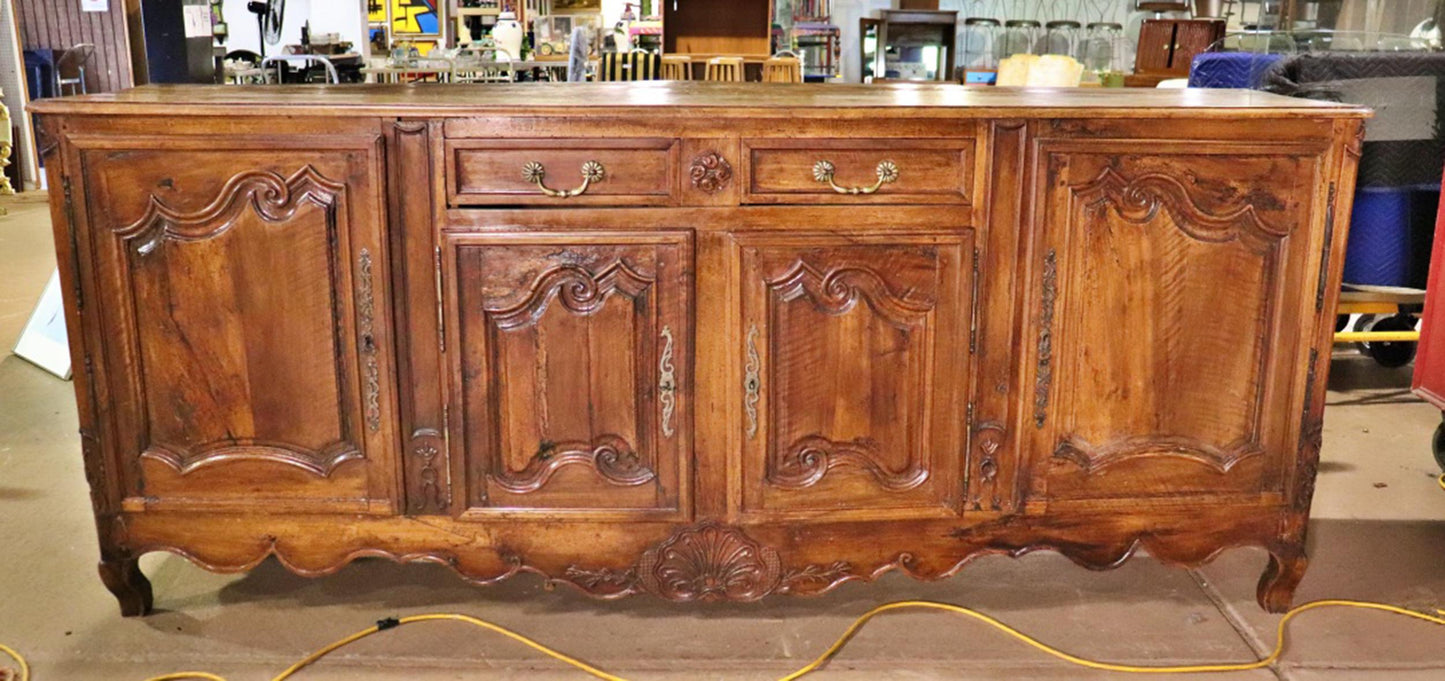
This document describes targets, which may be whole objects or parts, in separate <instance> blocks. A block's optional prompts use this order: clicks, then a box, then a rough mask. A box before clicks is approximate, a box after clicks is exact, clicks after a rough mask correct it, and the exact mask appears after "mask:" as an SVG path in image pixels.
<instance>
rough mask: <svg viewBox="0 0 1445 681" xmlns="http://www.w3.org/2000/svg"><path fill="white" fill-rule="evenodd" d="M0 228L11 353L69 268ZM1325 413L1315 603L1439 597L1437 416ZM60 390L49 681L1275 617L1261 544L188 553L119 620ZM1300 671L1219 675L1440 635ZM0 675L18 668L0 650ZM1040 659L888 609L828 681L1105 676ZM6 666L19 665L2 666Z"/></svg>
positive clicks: (1378, 402)
mask: <svg viewBox="0 0 1445 681" xmlns="http://www.w3.org/2000/svg"><path fill="white" fill-rule="evenodd" d="M7 205H8V207H9V208H10V214H9V216H7V217H0V348H4V349H5V351H6V352H8V349H9V348H10V347H12V346H13V345H14V342H15V338H16V337H17V335H18V334H19V331H20V328H21V327H22V326H23V324H24V323H25V320H26V318H27V317H28V315H29V313H30V308H31V305H32V304H33V302H34V300H35V298H36V297H37V296H39V294H40V291H41V289H42V288H43V286H44V284H45V281H46V278H47V277H48V276H49V274H50V270H51V268H52V267H53V264H54V262H53V255H52V253H51V244H50V231H49V214H48V212H47V209H46V208H45V206H44V204H43V203H37V202H33V200H32V202H21V203H16V202H14V200H10V201H8V202H7ZM1332 373H1333V375H1332V376H1331V381H1330V388H1331V393H1330V408H1329V411H1328V413H1327V414H1326V420H1325V437H1324V443H1325V445H1324V458H1325V462H1324V464H1323V465H1322V466H1321V471H1320V472H1321V475H1320V480H1319V487H1318V489H1319V491H1318V495H1317V497H1316V501H1315V514H1314V517H1315V521H1314V522H1313V526H1312V531H1311V540H1312V544H1313V548H1312V555H1313V556H1314V560H1313V564H1312V565H1311V567H1310V571H1309V574H1308V576H1307V577H1306V579H1305V581H1304V584H1303V585H1302V586H1301V588H1300V591H1299V594H1298V598H1299V599H1300V601H1301V602H1302V601H1305V600H1313V599H1319V598H1359V599H1370V600H1379V601H1386V602H1392V603H1397V604H1402V605H1406V606H1410V607H1417V608H1421V609H1433V608H1434V607H1436V606H1445V492H1442V491H1440V490H1439V489H1438V488H1437V487H1436V485H1435V479H1434V476H1435V475H1437V474H1438V471H1436V470H1435V468H1434V462H1433V460H1432V459H1431V457H1430V450H1429V443H1430V436H1431V432H1432V431H1433V429H1434V428H1435V426H1436V424H1437V423H1439V421H1440V414H1439V412H1437V411H1436V410H1434V409H1432V408H1431V407H1429V406H1428V405H1425V404H1423V403H1421V402H1419V401H1417V400H1415V399H1414V398H1412V397H1411V396H1410V394H1409V391H1408V389H1407V386H1408V383H1409V370H1408V369H1403V370H1398V371H1388V370H1382V369H1379V368H1377V367H1375V366H1374V365H1373V364H1372V363H1370V362H1368V361H1367V360H1361V359H1359V358H1357V357H1356V356H1353V355H1351V354H1350V353H1347V352H1343V351H1342V352H1341V353H1340V354H1338V355H1337V356H1336V358H1335V361H1334V364H1333V367H1332ZM79 452H80V444H79V442H78V438H77V436H76V417H75V405H74V403H73V401H72V393H71V388H70V385H69V384H68V383H65V382H63V381H60V380H57V379H55V378H54V377H52V376H50V375H48V374H46V373H44V372H42V371H40V370H39V369H36V368H35V367H33V366H31V365H30V364H28V363H26V362H25V361H23V360H21V359H19V358H17V357H14V356H10V355H8V354H6V355H4V356H3V359H0V547H3V557H0V642H4V643H6V644H8V645H11V646H14V647H17V648H19V649H20V650H21V651H23V652H24V653H25V654H26V655H28V656H29V658H30V660H31V662H32V663H33V665H34V668H35V677H34V678H35V680H36V681H56V680H61V679H63V680H67V681H69V680H72V679H105V680H107V681H110V680H126V679H135V680H137V681H139V680H140V679H145V678H149V677H150V676H152V675H157V674H160V673H163V672H171V671H178V670H182V669H206V670H210V671H213V672H217V673H220V674H224V675H227V676H228V677H230V678H231V679H232V681H241V680H243V679H262V678H265V679H269V678H271V677H272V676H273V675H275V674H276V673H279V672H280V670H282V669H284V668H285V667H286V666H288V665H289V664H290V663H291V662H293V661H295V660H296V659H299V658H300V657H302V656H304V655H305V654H306V653H307V652H309V651H311V650H312V649H314V648H317V647H319V646H321V645H324V644H325V643H328V642H330V641H332V640H334V639H336V638H339V637H341V636H343V635H345V634H349V633H351V632H353V631H355V630H358V629H362V628H364V627H366V626H368V625H369V624H370V623H371V622H373V621H375V620H377V619H379V618H382V617H386V616H390V615H408V614H417V613H425V612H436V611H448V612H460V613H466V614H470V615H475V616H479V617H483V618H487V619H490V620H493V621H496V622H498V623H501V624H504V625H507V626H511V627H515V628H516V629H518V630H520V631H522V632H525V633H528V634H531V635H533V636H535V637H537V638H539V639H541V640H542V641H543V642H545V643H548V644H551V645H554V646H556V647H558V648H560V649H562V650H564V651H567V652H569V653H571V654H573V655H576V656H579V657H581V658H582V659H585V660H587V661H589V662H592V663H594V664H597V665H599V666H601V667H602V668H604V669H607V670H609V671H612V672H614V673H619V674H622V675H625V676H627V677H628V678H631V679H636V680H645V679H689V680H691V679H772V678H776V677H778V676H780V675H782V674H784V673H787V672H789V671H792V670H794V669H796V668H797V667H800V666H801V665H802V664H803V663H804V662H806V661H807V660H809V659H811V658H812V657H813V656H814V655H816V654H817V653H818V652H820V651H821V650H822V649H823V648H824V647H825V646H826V645H827V644H828V643H830V642H831V641H832V640H833V638H834V637H835V636H837V635H838V634H839V633H841V632H842V630H843V629H844V627H845V626H846V625H847V624H848V623H849V622H850V621H851V620H852V619H853V618H854V617H855V616H857V615H859V614H861V613H862V612H864V611H865V610H867V609H868V608H869V607H871V606H873V605H876V604H879V603H883V602H886V601H890V600H896V599H903V598H926V599H934V600H941V601H948V602H952V603H959V604H964V605H968V606H973V607H977V608H981V609H983V610H984V611H986V612H989V613H991V614H993V615H995V616H997V617H999V618H1001V619H1003V620H1004V621H1006V622H1009V623H1012V624H1014V625H1017V626H1020V627H1022V628H1023V629H1024V630H1026V631H1028V632H1031V633H1032V634H1035V635H1037V636H1039V637H1041V638H1042V639H1044V640H1045V641H1047V642H1050V643H1052V644H1055V645H1058V646H1061V647H1063V648H1064V649H1066V650H1069V651H1071V652H1074V653H1077V654H1080V655H1085V656H1089V657H1094V658H1099V659H1105V660H1110V661H1117V662H1125V663H1138V664H1156V665H1157V664H1188V663H1205V662H1222V661H1241V660H1249V659H1254V658H1255V657H1256V656H1257V655H1260V654H1261V651H1264V650H1267V649H1268V648H1269V647H1270V646H1272V644H1273V641H1274V627H1275V624H1276V622H1278V618H1277V617H1276V616H1272V615H1267V614H1265V613H1263V612H1261V611H1260V610H1259V608H1258V607H1257V606H1256V605H1255V603H1254V585H1255V581H1256V579H1257V578H1258V576H1259V573H1260V571H1261V569H1262V568H1263V565H1264V560H1265V557H1264V554H1263V553H1262V552H1260V551H1255V550H1250V549H1243V550H1237V551H1233V552H1228V553H1225V554H1224V555H1223V556H1222V557H1220V558H1219V559H1218V560H1216V561H1215V562H1214V563H1212V564H1210V565H1208V566H1206V567H1204V568H1203V569H1200V570H1192V571H1184V570H1173V569H1168V568H1165V567H1163V566H1161V565H1159V564H1157V563H1155V562H1153V561H1151V560H1149V559H1148V558H1141V559H1137V560H1133V561H1131V562H1129V563H1128V564H1126V565H1125V566H1123V567H1122V568H1120V569H1118V570H1114V571H1111V572H1102V573H1095V572H1090V571H1087V570H1084V569H1081V568H1079V567H1076V566H1075V565H1074V564H1073V563H1071V562H1069V561H1068V560H1067V559H1064V558H1061V557H1059V556H1057V555H1053V554H1033V555H1029V556H1026V557H1024V558H1021V559H1018V560H1012V559H1007V558H997V557H991V558H985V559H983V560H980V561H977V562H976V563H974V564H973V565H971V566H970V567H968V568H966V569H965V570H964V571H963V572H962V573H961V574H960V576H959V577H957V578H955V579H953V580H949V581H945V582H940V583H932V584H924V583H917V582H914V581H912V580H909V579H907V578H896V579H894V578H889V579H885V580H883V582H882V583H881V584H877V585H872V586H867V585H847V586H845V587H844V588H842V589H840V590H838V591H837V592H835V593H834V594H832V595H829V596H825V597H822V598H816V599H796V598H776V599H771V600H768V601H766V602H763V603H760V604H754V605H748V606H743V605H703V606H678V605H673V604H668V603H664V602H661V601H658V600H656V599H653V598H650V597H641V598H634V599H630V600H623V601H620V602H614V603H599V602H596V601H592V600H588V599H586V598H584V597H582V596H580V595H577V594H575V593H573V592H571V591H570V590H559V591H554V592H548V591H544V590H542V589H541V588H540V586H539V583H538V582H537V580H535V579H531V578H526V577H524V578H519V579H517V580H514V581H512V582H509V583H506V584H503V585H501V586H498V587H492V588H478V587H472V586H468V585H466V584H464V583H462V582H461V581H459V580H458V579H456V578H455V577H454V576H453V575H452V574H451V573H450V572H449V571H448V570H445V569H443V568H439V567H436V566H429V565H411V566H399V565H394V564H392V563H389V562H386V561H377V560H370V561H359V562H358V563H356V564H353V565H352V566H350V567H349V568H347V569H345V570H343V571H342V572H341V573H339V574H337V575H335V576H333V577H328V578H323V579H315V580H309V579H305V578H301V577H296V576H294V575H291V574H289V573H288V572H286V571H285V570H284V569H283V568H281V567H280V566H279V565H277V564H275V563H274V562H270V561H268V562H266V563H263V564H262V565H261V566H260V567H258V568H257V569H256V570H254V571H253V572H251V573H249V574H246V575H213V574H208V573H206V572H203V571H202V570H200V569H199V568H196V567H193V566H192V565H191V564H190V563H188V562H186V561H185V560H183V559H181V558H177V557H174V556H169V555H152V556H148V557H147V558H146V559H144V560H143V566H144V569H145V571H146V572H147V573H148V574H149V575H150V576H151V580H152V581H153V582H154V584H155V590H156V605H157V608H158V610H159V612H158V613H157V614H155V615H153V616H151V617H147V618H144V619H130V620H123V619H121V618H120V617H119V616H118V614H117V611H116V605H115V601H114V600H113V599H112V598H111V596H110V594H109V593H108V592H106V591H105V589H104V588H103V587H102V586H101V583H100V580H99V579H98V578H97V577H96V573H95V562H96V558H97V549H96V544H95V529H94V526H93V525H92V522H91V517H90V514H89V501H88V497H87V493H86V488H85V481H84V477H83V475H82V472H81V465H80V453H79ZM1293 634H1294V635H1295V637H1296V638H1295V639H1294V643H1293V645H1291V647H1290V650H1289V652H1288V654H1287V659H1288V661H1287V662H1285V663H1284V664H1282V665H1280V666H1279V667H1278V668H1276V669H1272V670H1261V671H1258V672H1254V673H1247V674H1232V675H1222V676H1214V677H1213V678H1223V679H1231V680H1232V679H1271V678H1278V679H1290V680H1294V681H1316V680H1324V679H1333V680H1342V679H1352V680H1359V681H1373V680H1375V679H1379V680H1382V681H1383V680H1384V679H1387V678H1388V679H1390V680H1391V681H1413V680H1416V679H1418V680H1421V681H1424V680H1425V679H1430V680H1432V681H1438V680H1439V679H1442V678H1445V630H1442V629H1440V628H1436V627H1432V626H1430V625H1427V624H1419V623H1414V622H1409V621H1405V620H1403V619H1401V618H1395V617H1391V616H1388V615H1383V614H1376V613H1367V612H1342V611H1324V612H1319V613H1311V614H1309V615H1306V616H1304V618H1302V619H1301V620H1299V621H1298V624H1297V626H1295V627H1294V628H1293ZM0 667H4V664H3V663H0ZM1117 676H1119V675H1116V674H1108V673H1103V672H1090V671H1087V670H1082V669H1078V668H1074V667H1069V666H1065V665H1064V664H1063V663H1061V662H1058V661H1055V660H1052V659H1048V658H1044V657H1042V656H1040V655H1039V654H1037V653H1036V652H1034V651H1032V650H1031V649H1029V648H1027V647H1025V646H1023V645H1022V644H1019V643H1018V642H1015V641H1013V640H1011V639H1008V638H1006V637H1005V636H1003V635H1001V634H998V633H996V632H993V631H990V630H987V629H985V628H983V627H982V626H981V625H978V624H976V623H972V622H970V621H967V620H964V619H961V618H956V617H950V616H948V615H945V614H941V613H917V614H897V615H893V614H890V615H887V616H884V617H882V618H880V619H878V620H875V622H874V623H873V624H872V625H870V626H869V627H868V628H867V629H866V630H865V631H864V633H863V634H862V635H860V636H859V637H858V638H856V639H855V640H854V642H853V643H852V644H851V645H850V646H849V647H848V648H847V649H846V650H845V651H844V652H843V654H842V655H841V656H839V658H838V659H837V660H836V661H835V662H834V663H833V664H832V665H830V666H829V667H828V668H827V670H826V671H824V672H823V673H820V674H818V675H817V677H816V678H821V679H857V680H862V679H883V678H886V679H945V678H946V679H1003V678H1007V679H1013V680H1018V681H1024V680H1028V679H1104V678H1115V677H1117ZM0 677H3V675H0ZM298 678H299V679H314V680H320V679H357V680H361V681H372V680H376V681H380V680H381V679H398V678H405V679H418V680H433V679H529V680H539V681H548V680H551V679H580V678H587V677H586V675H585V674H582V673H581V672H577V671H572V670H569V669H566V668H563V667H562V666H561V665H560V664H559V663H555V662H552V661H550V660H546V659H543V658H541V657H540V656H539V655H537V654H535V653H533V652H531V651H529V650H527V649H525V648H523V647H521V646H519V645H518V644H515V643H513V642H510V641H507V640H504V639H501V638H500V637H497V636H495V635H491V634H488V633H486V632H483V631H480V630H476V629H472V628H470V627H466V626H465V625H461V624H451V623H429V624H419V625H412V626H409V627H404V628H402V629H399V630H395V631H390V632H386V633H385V634H383V635H380V636H376V637H373V638H371V639H368V640H366V641H363V642H361V643H358V644H356V645H354V646H352V647H349V648H346V649H344V650H343V651H341V652H339V653H337V654H336V655H334V656H333V657H331V658H328V659H327V660H325V661H324V662H322V663H320V664H319V665H318V666H316V667H314V668H313V669H312V670H310V671H307V672H304V673H302V674H301V675H299V676H298Z"/></svg>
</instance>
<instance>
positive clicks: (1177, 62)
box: [1134, 19, 1225, 78]
mask: <svg viewBox="0 0 1445 681" xmlns="http://www.w3.org/2000/svg"><path fill="white" fill-rule="evenodd" d="M1224 28H1225V25H1224V20H1222V19H1146V20H1145V21H1143V22H1142V23H1140V24H1139V49H1138V51H1137V52H1136V54H1137V57H1136V58H1135V64H1134V72H1135V73H1138V74H1140V75H1150V76H1166V77H1172V78H1185V77H1187V76H1188V75H1189V69H1190V67H1191V66H1192V65H1193V64H1194V58H1195V57H1197V56H1199V55H1201V54H1204V53H1205V52H1208V51H1209V48H1210V47H1211V46H1213V45H1214V43H1216V42H1218V41H1219V40H1221V39H1223V38H1224Z"/></svg>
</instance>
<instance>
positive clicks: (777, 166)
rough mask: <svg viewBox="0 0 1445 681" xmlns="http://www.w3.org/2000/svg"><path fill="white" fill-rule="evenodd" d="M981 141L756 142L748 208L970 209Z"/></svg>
mask: <svg viewBox="0 0 1445 681" xmlns="http://www.w3.org/2000/svg"><path fill="white" fill-rule="evenodd" d="M973 155H974V141H973V139H971V138H955V139H750V140H744V141H743V157H744V162H745V163H746V164H747V168H746V177H747V183H746V184H745V185H744V186H745V192H746V194H745V196H744V197H743V202H744V203H755V204H756V203H841V204H850V203H941V204H942V203H946V204H968V203H970V196H971V194H972V186H973V162H974V159H973Z"/></svg>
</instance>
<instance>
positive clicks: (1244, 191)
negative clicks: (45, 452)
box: [34, 83, 1367, 615]
mask: <svg viewBox="0 0 1445 681" xmlns="http://www.w3.org/2000/svg"><path fill="white" fill-rule="evenodd" d="M34 108H35V110H36V111H37V112H38V113H41V114H43V124H44V128H45V130H46V132H47V136H46V139H47V142H46V144H45V145H44V153H45V156H46V158H47V164H46V167H47V169H48V172H49V173H50V178H49V179H50V186H51V187H54V188H55V190H54V191H52V193H51V196H52V197H53V200H52V211H53V216H54V224H55V237H56V238H55V242H56V249H57V254H58V256H59V261H60V263H61V273H62V278H63V281H64V285H65V286H64V289H65V301H66V311H67V322H68V324H69V328H70V329H72V330H73V333H72V334H71V348H72V352H73V353H74V357H75V367H76V377H75V390H76V398H77V404H78V406H79V417H80V427H81V436H82V437H81V443H82V448H83V454H84V457H85V463H86V467H85V469H86V475H87V477H88V479H89V482H90V487H91V490H92V497H93V499H92V500H93V502H94V506H95V516H96V519H97V525H98V528H99V536H100V543H101V558H102V559H101V563H100V573H101V576H102V578H103V579H104V580H105V583H106V585H107V586H108V587H109V588H110V589H111V591H113V592H114V593H115V595H116V596H117V597H118V599H119V600H120V603H121V607H122V611H123V612H124V613H125V614H127V615H138V614H143V613H145V612H147V611H148V610H149V608H150V607H151V601H152V598H151V590H150V586H149V584H148V582H147V581H146V579H145V577H144V576H143V575H142V574H141V573H140V571H139V569H138V568H137V558H138V557H139V556H140V555H141V554H143V553H145V552H149V551H171V552H175V553H178V554H180V555H183V556H185V557H187V558H189V559H190V560H191V561H193V562H194V563H196V564H197V565H200V566H202V567H204V568H206V569H210V570H222V571H235V570H246V569H249V568H251V567H253V566H255V565H256V564H257V563H258V562H260V561H261V560H263V559H264V558H266V557H268V556H273V555H274V556H275V557H276V558H277V559H279V560H280V561H281V562H282V563H283V564H285V565H286V566H287V567H288V568H290V569H291V570H293V571H295V572H298V573H300V574H304V575H324V574H328V573H331V572H334V571H336V570H338V569H340V568H342V567H343V566H344V565H345V564H347V563H349V562H350V561H352V560H354V559H356V558H360V557H376V556H380V557H387V558H391V559H393V560H397V561H405V562H411V561H427V562H437V563H443V564H446V565H449V566H451V567H452V568H454V569H455V570H456V571H457V572H458V573H460V574H461V575H462V576H463V577H464V578H466V579H468V580H472V581H475V582H478V583H488V582H494V581H497V580H500V579H503V578H507V577H511V576H514V575H517V574H519V573H536V574H539V575H541V576H542V577H543V578H545V579H547V580H550V581H551V582H553V583H560V584H567V585H570V586H573V587H576V588H578V589H580V590H581V591H583V592H585V593H588V594H591V595H593V596H597V597H601V598H615V597H620V596H625V595H629V594H636V593H649V594H653V595H656V596H660V597H663V598H667V599H672V600H678V601H691V600H712V599H726V600H736V601H750V600H755V599H759V598H762V597H764V596H767V595H769V594H820V593H825V592H827V591H829V590H831V589H833V588H835V587H837V586H838V585H840V584H843V583H845V582H848V581H851V580H871V579H874V578H876V577H878V576H879V575H881V574H883V573H885V572H888V571H892V570H897V571H902V572H905V573H907V574H909V575H912V576H915V577H918V578H923V579H935V578H941V577H947V576H950V575H952V574H954V573H955V572H957V571H959V569H960V568H961V567H962V566H963V565H964V564H965V563H966V562H967V561H968V560H969V559H970V558H971V557H975V556H978V555H980V554H984V553H1005V554H1010V555H1020V554H1023V553H1026V552H1029V551H1033V550H1038V549H1049V550H1055V551H1059V552H1062V553H1064V554H1066V555H1068V556H1069V557H1070V558H1072V559H1073V560H1075V561H1076V562H1078V563H1080V564H1082V565H1085V566H1087V567H1091V568H1107V567H1112V566H1115V565H1118V564H1119V563H1121V562H1122V561H1124V560H1125V559H1126V558H1128V557H1129V556H1130V555H1132V554H1133V553H1134V552H1135V551H1136V550H1138V549H1140V548H1144V549H1147V550H1148V552H1149V553H1150V554H1151V555H1152V556H1153V557H1155V558H1156V559H1158V560H1161V561H1164V562H1166V563H1170V564H1177V565H1197V564H1199V563H1201V562H1204V561H1207V560H1209V559H1210V558H1212V557H1213V556H1215V555H1216V554H1217V553H1218V552H1219V551H1221V550H1223V549H1226V548H1230V547H1235V546H1245V545H1251V546H1260V547H1263V548H1265V549H1267V550H1268V551H1269V553H1270V555H1271V559H1270V562H1269V566H1268V568H1267V571H1266V574H1265V576H1264V578H1263V579H1262V580H1261V582H1260V589H1259V600H1260V603H1261V604H1262V605H1263V606H1264V607H1265V608H1267V609H1269V610H1273V611H1279V610H1282V609H1284V608H1285V607H1286V606H1288V604H1289V602H1290V599H1291V596H1292V592H1293V590H1294V588H1295V586H1296V584H1297V583H1298V582H1299V580H1300V578H1301V576H1302V574H1303V571H1304V567H1305V562H1306V558H1305V553H1304V534H1305V529H1306V520H1307V517H1308V512H1309V505H1310V497H1311V495H1312V492H1313V485H1314V478H1315V471H1316V464H1317V461H1318V454H1319V443H1320V423H1321V417H1322V414H1321V412H1322V410H1323V407H1324V396H1325V376H1326V373H1327V371H1328V366H1329V365H1328V357H1329V348H1330V336H1331V332H1332V330H1333V324H1334V306H1335V299H1336V293H1337V289H1338V284H1339V280H1340V270H1341V264H1342V260H1343V258H1342V256H1343V246H1344V243H1345V237H1346V231H1347V220H1346V218H1347V217H1348V216H1349V214H1350V197H1351V196H1352V195H1353V193H1354V192H1353V184H1354V169H1355V164H1356V161H1357V156H1358V153H1359V145H1360V140H1361V137H1360V132H1361V127H1362V119H1363V118H1364V117H1365V116H1366V115H1367V112H1366V111H1364V110H1361V109H1358V108H1351V107H1343V106H1331V105H1325V104H1321V103H1317V102H1311V101H1304V100H1293V99H1285V98H1281V97H1276V96H1272V95H1265V94H1258V93H1248V92H1235V91H1133V92H1125V91H1104V90H1089V91H1046V90H1033V91H1010V90H1006V89H981V88H963V87H959V86H952V85H941V86H933V85H921V86H920V85H909V86H897V87H894V86H887V87H879V86H874V87H862V86H857V87H854V86H826V87H825V86H792V85H771V84H770V85H761V84H736V85H734V84H715V83H635V84H632V83H629V84H620V83H619V84H557V85H542V84H527V85H517V86H511V85H503V86H488V87H486V88H448V87H445V86H433V87H427V86H344V87H340V88H337V87H312V86H295V87H288V88H276V87H259V88H257V87H225V88H206V87H149V88H141V89H137V90H131V91H127V92H122V93H118V94H108V95H94V96H87V97H70V98H63V99H55V100H46V101H44V102H40V103H37V104H35V105H34ZM544 187H545V189H544Z"/></svg>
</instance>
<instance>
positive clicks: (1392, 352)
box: [1364, 315, 1417, 369]
mask: <svg viewBox="0 0 1445 681" xmlns="http://www.w3.org/2000/svg"><path fill="white" fill-rule="evenodd" d="M1368 330H1369V331H1414V330H1415V318H1414V317H1412V316H1410V315H1394V316H1392V317H1382V318H1380V319H1378V320H1375V322H1374V323H1373V324H1370V326H1369V329H1368ZM1364 345H1365V347H1364V350H1365V354H1367V355H1369V356H1370V359H1373V360H1375V363H1376V364H1379V365H1380V366H1382V367H1385V368H1387V369H1395V368H1398V367H1402V366H1405V365H1406V364H1409V363H1410V361H1411V360H1413V359H1415V346H1416V345H1417V344H1416V343H1412V342H1409V341H1387V342H1373V343H1365V344H1364Z"/></svg>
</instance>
